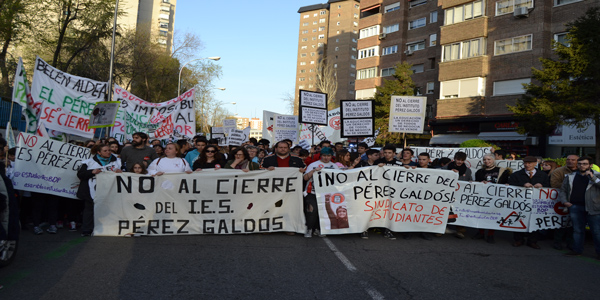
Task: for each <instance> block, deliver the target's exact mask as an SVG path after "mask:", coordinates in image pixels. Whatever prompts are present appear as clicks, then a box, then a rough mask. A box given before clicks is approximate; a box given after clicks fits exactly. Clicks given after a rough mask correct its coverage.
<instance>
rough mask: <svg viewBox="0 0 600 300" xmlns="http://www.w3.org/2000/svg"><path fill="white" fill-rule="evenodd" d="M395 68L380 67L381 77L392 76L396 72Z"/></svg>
mask: <svg viewBox="0 0 600 300" xmlns="http://www.w3.org/2000/svg"><path fill="white" fill-rule="evenodd" d="M395 70H396V69H395V68H386V69H381V77H386V76H392V75H394V73H395V72H396V71H395Z"/></svg>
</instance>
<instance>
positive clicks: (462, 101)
mask: <svg viewBox="0 0 600 300" xmlns="http://www.w3.org/2000/svg"><path fill="white" fill-rule="evenodd" d="M484 103H485V97H467V98H451V99H438V100H437V115H436V118H450V117H460V116H479V115H483V114H484Z"/></svg>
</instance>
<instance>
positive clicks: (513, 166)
mask: <svg viewBox="0 0 600 300" xmlns="http://www.w3.org/2000/svg"><path fill="white" fill-rule="evenodd" d="M415 155H417V154H416V153H415ZM495 163H496V166H497V167H500V168H505V169H510V170H512V172H515V171H518V170H521V169H523V161H522V160H496V161H495ZM465 165H466V166H467V168H469V169H471V175H472V176H473V180H475V173H476V172H477V170H479V169H481V168H482V167H483V160H482V159H477V158H476V159H467V160H466V161H465Z"/></svg>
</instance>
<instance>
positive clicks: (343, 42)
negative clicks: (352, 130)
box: [295, 0, 360, 105]
mask: <svg viewBox="0 0 600 300" xmlns="http://www.w3.org/2000/svg"><path fill="white" fill-rule="evenodd" d="M359 2H360V1H357V0H329V1H328V2H327V3H323V4H315V5H310V6H304V7H301V8H300V9H299V10H298V13H299V14H300V29H299V33H298V58H297V66H296V90H295V101H296V102H295V103H296V104H297V103H298V96H299V93H298V91H299V90H307V91H316V92H327V91H322V90H319V88H318V84H317V81H318V80H319V78H318V77H317V72H318V71H319V67H320V66H323V65H325V68H330V69H332V70H331V74H332V76H327V77H329V78H327V79H325V80H335V81H336V82H337V92H336V96H335V100H336V104H338V105H339V100H348V99H352V100H353V99H354V81H355V76H356V65H355V61H356V55H357V49H356V43H357V38H358V20H359V12H360V5H359ZM323 61H324V62H325V63H323V64H321V62H323Z"/></svg>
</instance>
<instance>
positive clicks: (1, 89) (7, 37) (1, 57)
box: [0, 0, 31, 96]
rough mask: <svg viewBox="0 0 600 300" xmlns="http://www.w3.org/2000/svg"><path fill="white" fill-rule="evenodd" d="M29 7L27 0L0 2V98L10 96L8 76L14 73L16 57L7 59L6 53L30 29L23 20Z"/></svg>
mask: <svg viewBox="0 0 600 300" xmlns="http://www.w3.org/2000/svg"><path fill="white" fill-rule="evenodd" d="M29 5H31V1H28V0H0V42H1V43H2V50H1V51H0V74H1V75H2V81H1V83H0V96H5V95H6V96H8V95H10V94H11V91H10V79H9V77H10V76H9V74H11V72H14V71H13V70H14V69H15V68H16V65H17V64H16V61H17V60H16V57H10V58H9V57H8V56H9V52H8V51H9V48H10V46H11V45H13V44H16V43H19V42H20V41H21V39H22V38H23V36H24V31H26V30H27V29H29V27H30V26H29V22H28V21H27V19H26V18H25V14H26V12H27V10H28V6H29Z"/></svg>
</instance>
